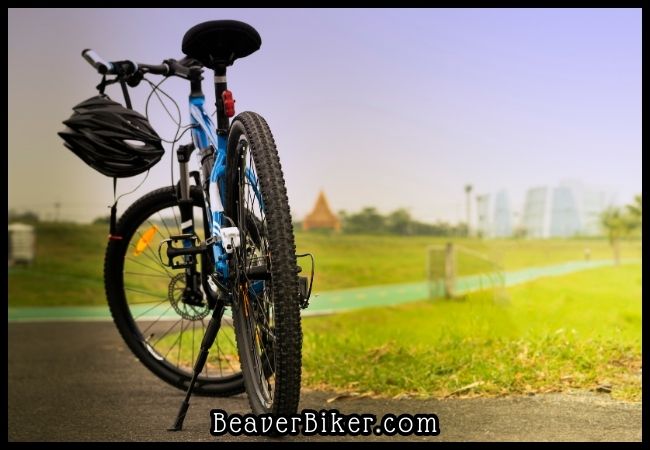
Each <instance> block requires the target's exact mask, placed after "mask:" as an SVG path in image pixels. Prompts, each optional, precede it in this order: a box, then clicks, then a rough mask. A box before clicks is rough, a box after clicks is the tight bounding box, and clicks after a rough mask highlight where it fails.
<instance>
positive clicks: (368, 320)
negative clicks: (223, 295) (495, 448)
mask: <svg viewBox="0 0 650 450" xmlns="http://www.w3.org/2000/svg"><path fill="white" fill-rule="evenodd" d="M509 294H510V295H509V297H510V301H509V302H508V303H506V304H497V303H495V302H494V301H493V300H492V297H491V296H490V295H486V294H480V293H475V294H470V295H469V296H468V297H467V298H465V299H464V300H462V301H458V300H455V301H436V302H430V301H426V302H425V301H423V302H419V303H412V304H408V305H403V306H395V307H383V308H376V309H367V310H363V311H356V312H350V313H346V314H340V315H334V316H327V317H318V318H309V319H305V321H304V330H305V337H304V380H305V384H306V385H307V386H312V387H315V388H328V389H335V390H339V391H343V392H349V391H355V392H359V393H370V394H380V395H396V394H401V395H403V394H405V393H406V394H409V395H413V396H417V397H428V396H434V397H442V396H446V395H502V394H513V393H514V394H517V393H519V394H524V393H533V392H555V391H565V390H568V389H572V388H579V389H592V388H595V387H597V386H598V385H601V384H609V385H611V386H612V396H613V397H615V398H623V399H630V400H640V398H641V377H640V369H641V265H640V264H632V265H624V266H620V267H606V268H600V269H592V270H587V271H584V272H580V273H575V274H572V275H567V276H563V277H555V278H545V279H539V280H537V281H533V282H530V283H527V284H524V285H520V286H516V287H513V288H510V289H509ZM467 386H473V387H471V388H467V389H464V390H463V389H462V388H464V387H467ZM459 390H460V391H459Z"/></svg>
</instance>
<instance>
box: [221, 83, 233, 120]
mask: <svg viewBox="0 0 650 450" xmlns="http://www.w3.org/2000/svg"><path fill="white" fill-rule="evenodd" d="M221 100H222V101H223V110H224V112H225V113H226V116H228V117H232V116H234V115H235V99H234V98H232V92H230V91H229V90H225V91H223V92H222V93H221Z"/></svg>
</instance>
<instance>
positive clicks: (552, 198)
mask: <svg viewBox="0 0 650 450" xmlns="http://www.w3.org/2000/svg"><path fill="white" fill-rule="evenodd" d="M613 203H614V195H613V194H612V193H611V192H608V191H607V190H605V189H596V188H592V187H587V186H584V185H583V184H581V183H579V182H576V181H564V182H562V183H560V184H558V185H557V186H555V187H552V188H551V187H548V186H542V187H535V188H531V189H529V190H528V192H527V193H526V200H525V202H524V210H523V216H522V226H523V227H524V228H525V230H526V235H527V236H528V237H533V238H547V237H571V236H576V235H582V236H594V235H598V234H600V232H601V229H600V214H601V213H602V211H603V210H605V209H606V208H607V207H608V206H610V205H612V204H613Z"/></svg>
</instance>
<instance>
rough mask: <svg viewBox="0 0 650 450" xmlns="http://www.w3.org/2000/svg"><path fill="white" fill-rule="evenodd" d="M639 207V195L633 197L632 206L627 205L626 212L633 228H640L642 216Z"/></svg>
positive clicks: (640, 203)
mask: <svg viewBox="0 0 650 450" xmlns="http://www.w3.org/2000/svg"><path fill="white" fill-rule="evenodd" d="M641 205H642V202H641V194H639V195H637V196H635V197H634V202H632V204H630V205H627V212H628V214H629V215H630V218H631V219H632V222H633V224H634V228H640V227H641V216H642V214H641Z"/></svg>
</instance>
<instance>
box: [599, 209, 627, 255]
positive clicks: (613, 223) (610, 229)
mask: <svg viewBox="0 0 650 450" xmlns="http://www.w3.org/2000/svg"><path fill="white" fill-rule="evenodd" d="M600 223H601V225H602V226H603V228H604V229H605V231H607V237H608V238H609V243H610V244H611V246H612V249H613V250H614V261H615V263H616V265H619V264H620V262H621V239H622V238H624V237H625V236H627V235H628V234H629V233H630V232H631V231H632V230H633V229H634V228H635V220H634V218H633V217H632V216H631V215H630V214H629V213H626V212H625V211H622V210H621V209H620V208H615V207H610V208H608V209H606V210H605V211H603V213H602V214H601V216H600Z"/></svg>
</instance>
